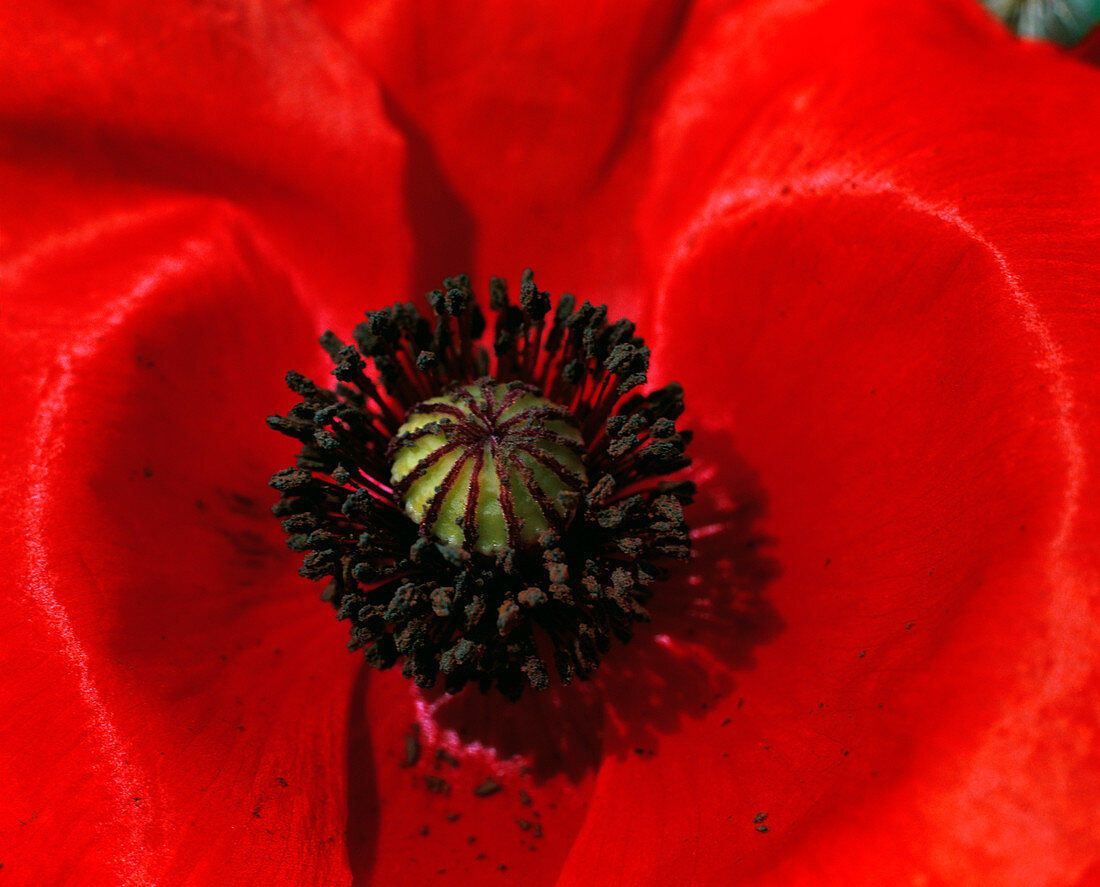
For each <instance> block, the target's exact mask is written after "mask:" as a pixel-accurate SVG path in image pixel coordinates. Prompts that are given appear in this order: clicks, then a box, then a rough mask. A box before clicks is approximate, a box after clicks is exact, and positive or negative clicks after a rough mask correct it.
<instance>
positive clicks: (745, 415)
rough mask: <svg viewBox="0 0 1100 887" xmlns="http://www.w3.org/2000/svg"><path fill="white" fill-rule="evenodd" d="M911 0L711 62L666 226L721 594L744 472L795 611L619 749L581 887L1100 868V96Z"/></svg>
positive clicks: (687, 104)
mask: <svg viewBox="0 0 1100 887" xmlns="http://www.w3.org/2000/svg"><path fill="white" fill-rule="evenodd" d="M879 10H880V7H877V6H876V5H874V4H855V3H852V4H830V5H828V6H826V7H823V8H822V9H820V10H819V11H818V12H817V13H815V14H809V15H801V14H800V15H799V16H797V17H795V16H792V15H790V13H789V11H788V10H787V9H785V8H783V7H779V6H777V7H773V8H771V9H769V10H763V11H761V10H759V9H756V10H750V9H746V10H739V11H738V12H736V13H733V14H731V15H730V16H728V18H727V20H726V21H725V22H724V27H722V28H718V29H716V30H715V31H714V32H713V33H710V32H708V33H707V34H706V35H702V36H701V37H700V44H699V45H697V46H696V47H695V51H694V53H685V59H686V60H685V62H684V64H685V70H684V76H685V79H684V81H683V84H682V88H681V89H680V90H678V91H674V93H673V96H672V99H671V100H670V105H669V110H668V112H667V115H666V124H665V127H664V128H663V130H661V132H662V139H661V151H662V155H661V156H662V164H661V170H662V177H661V182H660V184H661V186H662V190H661V191H659V192H658V193H659V194H660V195H661V196H660V198H659V199H658V200H655V201H654V203H653V205H652V207H651V208H652V216H651V217H650V218H649V220H648V222H647V225H648V230H650V231H651V232H660V233H655V234H654V235H653V243H654V251H655V254H656V256H657V262H659V263H660V262H662V261H667V263H668V264H667V271H666V278H665V286H664V289H663V300H662V303H661V313H660V315H659V318H660V327H659V335H658V336H656V337H655V339H656V341H657V342H658V343H659V344H658V348H657V357H658V360H659V364H660V367H661V369H662V373H663V374H664V375H666V376H674V377H677V378H680V379H681V380H682V381H684V382H685V383H687V384H688V385H689V388H688V392H689V406H690V410H691V415H692V417H693V418H694V421H695V423H696V424H697V425H698V426H699V427H700V428H701V430H702V433H701V434H700V438H699V442H698V443H699V450H700V456H701V457H702V458H701V460H700V461H701V465H700V471H701V472H702V473H703V475H704V477H705V476H706V474H707V473H708V470H709V471H713V472H714V479H713V480H712V481H711V483H710V485H709V487H708V488H707V489H706V490H705V492H704V499H703V504H702V506H701V508H697V510H696V516H695V521H696V522H697V523H699V524H701V528H700V529H701V532H702V538H701V539H700V540H699V542H700V545H699V548H700V553H699V557H698V559H697V561H696V564H697V570H698V575H699V579H698V580H696V581H697V586H696V587H699V588H701V589H703V590H704V591H706V590H707V589H708V588H709V587H711V584H712V583H717V582H718V579H717V576H720V575H721V574H720V573H719V572H718V571H719V566H718V565H719V564H720V562H721V554H722V553H723V552H724V553H725V554H726V557H727V558H730V559H731V561H730V563H731V566H733V567H736V565H737V563H738V562H739V558H743V557H744V554H740V555H739V554H738V549H737V548H736V547H731V546H730V545H729V544H728V543H721V541H720V540H721V539H722V535H721V534H722V532H723V531H724V528H725V526H726V522H725V521H723V520H722V519H720V515H721V512H722V508H723V505H722V502H721V498H722V497H723V495H724V494H725V493H726V491H727V489H728V480H727V478H729V477H730V476H731V472H732V474H733V476H734V477H736V476H737V471H736V469H735V468H734V467H731V465H730V462H731V461H733V462H734V464H736V462H737V461H738V460H741V459H743V461H744V463H745V464H746V466H747V469H746V470H747V471H748V472H749V473H758V475H759V484H760V488H761V490H762V498H761V500H760V505H761V507H763V508H765V509H766V512H767V516H766V518H764V519H763V520H762V521H761V522H760V524H759V533H760V534H761V535H762V536H764V537H765V538H770V539H772V540H774V549H773V550H774V554H775V557H776V558H777V560H778V565H779V570H780V573H779V576H778V577H777V578H776V579H775V580H774V581H773V582H771V583H770V584H769V585H768V586H767V588H766V590H765V596H766V599H767V600H768V601H769V602H770V603H771V604H772V605H773V606H774V607H775V610H776V611H777V612H778V615H779V618H780V619H781V620H782V622H783V624H784V626H785V627H784V629H783V631H782V632H781V633H780V634H779V635H778V636H777V637H775V638H774V640H771V641H769V642H766V643H763V644H760V645H758V646H756V647H755V650H754V652H755V664H754V666H753V667H752V668H751V669H749V670H743V668H742V667H740V666H739V665H738V664H737V663H734V664H733V665H732V667H731V668H730V672H731V679H732V680H733V681H735V682H736V688H735V689H733V690H732V692H731V693H730V694H729V695H728V696H725V697H724V698H723V700H722V702H721V703H720V704H719V706H718V709H717V710H716V711H713V712H712V713H707V714H706V715H705V716H704V717H703V718H702V719H701V720H699V721H691V720H689V721H685V724H684V728H683V730H682V731H680V732H673V733H671V734H670V735H669V736H667V737H662V739H661V742H660V744H659V745H658V753H657V754H656V756H654V757H652V758H644V757H643V758H637V759H636V758H632V757H630V756H626V757H625V758H623V759H615V760H611V761H608V762H606V763H605V764H604V766H603V767H602V769H601V771H600V776H599V780H598V782H597V785H596V789H595V791H594V795H593V802H592V804H591V806H590V808H589V814H588V818H587V820H586V828H585V829H584V830H582V832H581V834H580V836H579V839H578V841H577V844H576V845H575V847H574V851H573V854H572V855H571V858H570V861H569V864H567V866H566V868H565V871H564V873H563V876H562V879H561V881H562V883H570V884H571V883H592V882H593V881H597V882H598V881H599V880H600V879H601V878H602V879H612V878H623V877H627V878H628V879H629V877H630V874H627V875H625V876H624V872H625V873H636V872H646V876H645V877H647V878H650V879H652V880H654V881H660V880H667V881H685V882H690V883H704V884H725V883H730V882H731V881H733V880H734V879H737V878H741V879H744V880H745V882H746V883H757V882H760V881H766V882H768V883H776V884H819V883H834V882H835V883H910V882H916V881H920V882H926V883H945V884H969V883H974V884H977V883H996V884H1033V883H1048V884H1074V883H1078V882H1079V883H1082V884H1084V883H1088V881H1089V875H1090V874H1095V872H1096V870H1097V869H1096V866H1097V851H1096V848H1097V846H1100V833H1098V829H1097V826H1096V823H1095V817H1094V816H1093V815H1092V811H1093V810H1095V808H1096V805H1097V801H1098V798H1100V769H1098V768H1097V763H1096V758H1095V755H1094V751H1093V750H1094V738H1095V708H1096V703H1097V698H1098V695H1100V694H1098V690H1100V681H1098V676H1097V669H1096V653H1095V651H1096V641H1097V637H1098V636H1100V625H1098V618H1097V611H1096V605H1095V600H1094V589H1095V587H1096V582H1097V566H1098V565H1097V561H1096V556H1095V545H1096V539H1097V531H1098V529H1100V527H1098V522H1097V510H1096V508H1095V506H1094V505H1093V504H1092V503H1094V502H1095V501H1096V489H1095V481H1094V480H1093V479H1092V472H1091V470H1090V466H1091V463H1092V461H1093V460H1094V458H1095V454H1096V452H1097V449H1098V443H1100V440H1098V435H1097V431H1098V429H1097V424H1096V418H1095V416H1094V415H1092V411H1091V410H1090V409H1089V408H1088V406H1087V405H1088V404H1089V403H1091V402H1092V401H1093V399H1094V398H1095V397H1096V395H1097V391H1096V388H1097V385H1096V373H1095V369H1096V367H1095V356H1094V355H1095V353H1096V350H1095V342H1096V333H1097V329H1096V314H1095V310H1094V309H1093V308H1092V307H1091V306H1093V305H1094V304H1095V301H1096V298H1097V296H1100V290H1098V286H1097V283H1096V281H1097V279H1098V278H1097V271H1098V270H1100V269H1098V264H1097V258H1096V257H1097V256H1098V255H1100V238H1098V236H1097V231H1098V230H1100V226H1098V225H1097V222H1098V218H1097V212H1096V207H1097V206H1098V205H1100V202H1098V199H1097V198H1098V197H1100V194H1098V193H1097V192H1098V186H1097V182H1096V179H1095V175H1094V171H1095V169H1096V168H1097V166H1098V161H1100V156H1098V154H1097V148H1096V145H1097V144H1098V142H1097V138H1096V136H1097V134H1098V133H1097V129H1096V121H1097V120H1100V113H1098V112H1100V108H1098V107H1097V95H1098V93H1097V91H1096V86H1097V82H1098V81H1097V79H1096V77H1095V76H1093V75H1092V74H1091V72H1088V71H1086V70H1085V69H1083V68H1081V67H1080V66H1078V65H1075V64H1073V63H1072V62H1069V61H1067V60H1063V59H1061V58H1059V57H1058V56H1057V55H1056V53H1055V52H1054V51H1053V50H1049V49H1044V48H1041V47H1020V46H1018V45H1017V44H1016V43H1014V42H1012V41H1009V40H1007V39H1005V38H1003V37H1002V36H1001V35H1000V32H999V31H997V30H995V29H993V28H991V27H989V26H988V25H987V23H986V22H985V19H984V18H983V17H982V16H981V15H980V14H977V13H976V14H974V15H971V14H970V13H968V12H966V11H965V10H961V11H960V12H959V13H948V12H946V11H945V10H942V9H941V10H939V11H934V12H932V13H931V14H930V13H929V11H928V10H915V9H910V8H907V11H906V13H905V18H904V19H900V20H899V18H898V16H896V15H895V14H894V13H896V12H897V11H896V10H894V11H893V12H892V14H891V16H890V17H889V21H887V20H886V17H884V16H882V14H881V12H880V11H879ZM746 41H751V45H754V46H763V47H768V50H767V51H766V52H761V51H755V52H747V51H745V50H744V48H743V47H744V46H746ZM834 46H835V47H843V49H842V50H841V49H837V50H835V51H831V52H830V51H829V50H828V49H826V50H825V51H824V52H823V50H822V47H834ZM885 46H889V48H890V49H889V52H888V53H885V52H883V47H885ZM689 98H690V101H689ZM1067 183H1073V185H1072V186H1069V185H1068V184H1067ZM666 232H667V233H671V234H672V237H673V240H672V247H671V248H667V247H662V243H663V242H664V241H663V239H662V238H663V237H665V236H667V234H666ZM658 250H659V252H657V251H658ZM708 354H709V355H710V357H709V360H707V359H706V358H705V357H704V358H703V359H701V355H708ZM731 430H732V434H733V438H732V444H731V443H729V442H728V441H727V439H725V438H724V437H723V436H724V435H726V434H728V433H730V431H731ZM731 449H732V450H733V452H734V453H735V454H736V455H735V456H733V457H731V456H730V455H729V453H730V450H731ZM708 463H709V465H708ZM734 501H735V502H736V500H734ZM725 507H728V505H727V506H725ZM711 533H714V534H716V535H714V536H711V535H710V534H711ZM715 540H718V541H715ZM719 587H720V586H719ZM705 624H706V623H705V622H704V623H703V626H705ZM703 626H701V627H700V631H702V632H704V633H705V632H706V631H707V629H706V628H705V627H703ZM672 641H673V642H674V643H676V641H677V639H676V638H673V639H672ZM677 645H678V646H683V645H682V643H679V644H677ZM708 646H710V647H712V648H713V644H709V645H708ZM861 654H862V655H861ZM741 699H743V700H744V702H743V704H742V705H741V706H740V707H738V700H741ZM726 718H729V719H730V720H729V722H728V723H725V724H724V722H725V719H726ZM723 724H724V725H723ZM654 785H657V786H659V787H660V788H659V792H660V797H661V798H662V802H661V804H660V806H659V807H658V806H654V805H644V804H639V803H638V799H639V798H641V797H646V796H648V794H649V793H651V792H652V791H653V786H654ZM761 812H767V813H768V818H767V819H766V820H765V821H764V822H763V823H762V824H763V825H764V826H765V827H766V828H768V829H769V831H767V832H760V831H758V830H757V829H756V825H757V824H758V823H754V817H755V816H756V814H758V813H761ZM623 822H629V823H630V826H629V828H628V829H624V828H622V827H621V825H619V824H621V823H623ZM612 824H615V825H612Z"/></svg>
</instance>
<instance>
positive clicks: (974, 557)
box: [0, 0, 1100, 887]
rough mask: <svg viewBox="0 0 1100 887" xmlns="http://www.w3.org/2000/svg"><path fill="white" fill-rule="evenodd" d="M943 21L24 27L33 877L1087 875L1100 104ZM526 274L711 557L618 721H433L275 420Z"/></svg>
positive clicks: (12, 579)
mask: <svg viewBox="0 0 1100 887" xmlns="http://www.w3.org/2000/svg"><path fill="white" fill-rule="evenodd" d="M570 6H571V5H570ZM919 6H920V8H919V9H918V8H913V9H910V8H900V7H890V9H889V10H888V11H887V10H886V9H884V7H883V6H882V5H881V4H879V3H875V2H872V0H838V2H834V3H828V4H820V3H808V2H807V3H796V2H776V3H740V4H728V3H699V4H696V5H693V6H690V7H689V6H686V5H684V4H673V3H660V2H654V3H650V4H646V5H645V6H644V7H642V6H640V5H639V4H634V3H630V4H627V3H613V2H606V3H604V2H595V3H593V2H589V3H584V4H577V8H576V9H571V8H566V9H562V8H561V7H560V6H559V5H555V6H554V8H553V9H552V10H549V8H548V7H547V8H541V7H540V8H532V7H531V6H530V5H527V6H524V7H523V8H520V7H517V6H516V5H515V4H511V3H508V4H504V3H497V2H491V3H483V4H480V5H479V6H478V9H477V10H476V11H475V12H469V11H461V10H459V9H458V8H457V7H456V6H455V5H454V4H451V5H449V6H448V5H445V4H438V6H432V5H425V4H395V3H388V2H387V3H382V2H379V3H367V4H356V3H337V2H327V3H320V4H318V5H317V7H316V8H314V7H305V6H299V5H297V4H243V3H227V4H212V3H195V4H171V3H169V4H158V5H157V7H156V9H148V8H145V7H140V8H139V7H138V6H136V5H128V4H120V3H101V4H95V5H94V6H89V7H87V8H86V10H85V11H83V12H82V13H81V14H80V15H79V16H76V15H74V14H72V13H70V12H68V11H67V10H66V9H64V8H62V7H63V4H57V5H56V6H53V7H51V6H49V5H45V6H44V5H42V4H39V5H37V6H36V7H35V9H34V11H31V10H30V8H29V7H28V8H26V9H21V10H15V9H11V10H6V11H5V12H4V13H3V15H4V16H5V19H6V20H5V24H4V27H3V29H2V33H4V34H5V37H4V38H3V40H4V52H3V53H2V54H0V57H2V58H3V62H2V64H3V65H4V74H5V76H4V83H5V84H6V85H5V86H4V87H3V88H2V91H0V99H2V101H3V121H4V126H3V133H4V137H3V143H2V148H3V160H4V166H3V167H2V175H3V194H4V196H5V198H6V206H5V209H4V215H5V232H4V233H5V239H6V242H5V248H4V253H3V256H2V265H0V270H2V272H3V276H4V277H3V294H4V295H3V298H4V305H3V311H2V313H0V324H2V326H0V330H2V332H3V341H4V345H3V351H2V353H0V360H3V361H4V363H5V367H4V372H5V376H4V378H5V380H6V381H7V383H8V384H6V385H5V396H4V410H5V420H6V423H7V425H8V427H9V429H12V432H11V433H9V439H10V440H11V444H10V446H9V448H8V453H9V464H8V467H7V469H6V471H5V474H4V476H3V481H2V485H0V490H2V492H3V497H4V508H3V511H2V517H0V521H2V522H3V525H2V529H3V532H2V533H0V553H2V554H3V558H4V563H5V564H6V567H5V576H6V577H7V579H6V581H5V583H4V585H3V588H2V590H0V594H2V595H3V596H4V600H5V607H6V612H7V614H8V616H7V618H6V619H5V620H4V622H3V625H2V626H0V632H2V634H3V644H2V645H0V649H2V650H3V654H2V655H3V666H4V667H3V668H2V669H0V698H2V700H3V702H4V711H5V715H4V716H3V717H0V747H2V749H3V754H2V755H0V779H2V781H3V784H4V785H5V786H7V788H6V790H5V792H4V794H3V798H2V800H0V823H2V825H0V832H2V833H3V834H4V835H5V836H7V837H8V840H7V841H5V842H4V848H3V858H2V860H0V861H2V862H3V863H4V873H5V874H8V873H9V872H10V873H11V876H12V877H13V878H14V879H15V883H35V884H39V883H41V884H54V883H57V884H69V883H71V884H100V883H103V884H117V883H131V884H213V883H256V884H295V885H311V884H318V885H321V884H350V883H379V884H422V883H441V884H447V883H450V884H466V883H470V882H471V881H474V880H477V881H478V882H480V881H482V880H485V881H489V880H491V879H493V878H496V879H499V880H500V882H501V883H524V884H530V885H540V884H555V883H556V884H562V885H572V884H578V885H579V884H591V883H609V884H616V883H626V884H651V883H652V884H659V883H691V884H703V885H706V884H714V885H725V884H732V883H745V884H758V883H768V884H779V885H802V884H806V885H816V884H867V885H877V884H883V883H890V884H893V883H898V884H927V885H936V884H945V885H966V884H975V885H977V884H981V885H988V884H996V885H1012V887H1015V885H1044V887H1047V885H1049V887H1055V885H1057V887H1062V885H1066V887H1069V885H1082V887H1084V885H1088V884H1091V883H1094V882H1096V881H1097V880H1098V879H1100V854H1098V851H1097V849H1096V848H1097V847H1100V833H1098V831H1100V829H1098V826H1097V823H1096V817H1095V815H1094V814H1095V810H1096V809H1097V806H1098V805H1100V765H1098V764H1097V757H1096V754H1095V748H1096V747H1097V741H1098V737H1097V735H1096V733H1097V727H1098V724H1097V714H1096V713H1097V711H1100V698H1098V697H1100V693H1098V690H1100V676H1098V675H1097V652H1096V651H1097V649H1100V646H1098V642H1100V625H1098V618H1100V613H1098V602H1097V591H1098V570H1100V563H1098V556H1097V550H1098V549H1097V540H1098V539H1100V521H1098V513H1097V506H1096V504H1095V503H1096V502H1097V501H1098V495H1097V494H1098V492H1100V490H1098V489H1097V481H1096V472H1097V468H1096V464H1095V462H1096V458H1097V453H1098V451H1100V426H1098V422H1097V417H1096V413H1095V407H1094V404H1096V403H1097V402H1100V390H1098V388H1100V384H1098V378H1100V376H1098V372H1097V371H1098V367H1097V358H1096V354H1097V353H1100V352H1098V351H1097V339H1098V329H1097V325H1098V320H1100V318H1098V311H1097V308H1096V305H1097V304H1100V285H1098V280H1100V211H1098V207H1100V175H1098V172H1097V171H1098V170H1100V148H1098V145H1100V124H1098V121H1100V72H1098V71H1097V70H1096V69H1095V68H1093V67H1090V66H1089V65H1087V64H1084V63H1082V62H1081V61H1077V60H1074V59H1073V58H1071V57H1070V56H1069V55H1065V54H1061V53H1060V52H1059V51H1057V50H1055V49H1053V48H1050V47H1046V46H1042V45H1035V44H1028V43H1022V42H1020V41H1018V40H1015V39H1014V38H1012V37H1011V36H1010V35H1008V34H1007V33H1006V32H1005V30H1004V29H1003V28H1001V27H1000V26H999V25H998V24H997V23H996V22H995V21H992V20H991V19H990V18H989V17H988V16H986V15H985V14H984V13H983V12H982V11H981V10H980V9H979V8H977V5H976V4H974V5H973V7H972V6H970V5H967V4H966V3H963V2H962V0H959V2H940V3H930V4H919ZM528 264H530V265H533V266H534V267H535V268H536V270H538V271H539V272H540V283H541V284H542V285H543V286H545V287H549V288H550V289H552V290H554V291H555V292H557V291H560V290H561V289H569V288H575V289H576V290H577V291H578V293H579V295H580V296H581V297H587V298H591V299H593V300H606V301H609V302H610V303H611V304H612V307H613V310H614V311H616V313H627V312H631V313H634V314H636V315H638V319H639V320H640V321H641V327H642V331H643V332H644V333H645V334H646V335H647V338H648V340H649V342H650V344H651V345H652V347H653V349H654V356H655V375H656V376H658V377H660V379H661V380H665V379H673V378H675V379H679V380H680V381H682V382H683V383H684V384H685V386H686V387H687V390H688V401H689V411H690V413H691V415H690V417H689V418H690V420H691V421H690V422H689V423H688V424H689V425H691V426H693V427H695V428H696V429H697V439H696V443H695V445H694V450H695V453H694V455H695V456H696V458H697V464H696V466H695V468H694V469H693V472H694V475H695V477H696V479H697V480H698V481H699V482H700V483H701V485H702V492H701V495H700V501H699V502H698V503H697V504H696V505H695V506H694V507H693V511H694V515H693V518H692V520H693V523H694V525H695V526H696V534H695V535H696V548H697V554H696V557H695V558H694V559H693V561H692V562H691V564H690V565H688V566H687V568H685V569H682V570H680V571H678V572H676V573H675V574H674V575H673V577H672V579H671V580H670V581H669V582H667V583H665V584H664V585H662V586H660V587H659V589H658V595H657V598H656V599H655V601H654V607H653V611H654V624H653V627H652V629H651V630H649V629H646V630H640V631H639V633H638V637H637V638H636V639H635V641H634V642H632V644H631V645H630V646H629V647H626V648H621V649H617V650H615V651H614V652H613V654H612V655H611V656H610V657H609V658H608V661H607V663H606V665H605V666H604V668H603V669H602V670H601V673H600V675H599V677H598V679H597V680H595V681H593V682H591V683H590V684H588V685H585V686H582V687H576V688H569V689H568V690H566V691H563V692H561V693H559V694H556V695H551V696H549V697H539V698H529V699H525V700H523V701H522V702H521V703H520V704H519V705H518V706H514V707H509V706H506V705H505V704H504V703H502V702H501V701H500V700H496V699H492V698H486V699H481V698H479V697H478V696H477V695H476V694H472V695H471V694H465V695H463V696H460V697H459V698H457V699H454V700H447V699H443V698H439V697H436V696H432V695H427V696H421V695H417V694H414V693H413V692H411V691H410V689H409V687H408V685H407V684H406V683H405V682H404V681H403V680H402V679H401V678H400V676H399V675H397V674H394V673H388V674H384V675H376V674H371V675H365V674H364V673H363V672H362V670H361V669H360V668H359V666H358V664H357V660H356V659H355V657H349V656H348V655H347V654H346V652H345V651H344V650H343V640H344V638H343V631H342V629H341V628H340V627H339V626H338V625H337V624H335V623H334V622H333V621H332V619H331V614H330V613H328V612H326V610H325V608H324V607H323V606H321V605H320V604H318V603H317V602H316V601H315V600H314V598H315V591H316V589H313V588H310V587H309V586H308V585H307V584H305V583H304V581H303V580H301V579H299V578H298V577H297V576H296V575H295V570H294V558H293V557H292V556H291V555H290V554H289V553H288V552H286V551H284V550H283V549H282V547H281V543H280V541H279V532H278V525H277V522H275V521H274V520H273V519H271V518H270V517H269V516H268V515H267V514H266V506H267V504H268V501H269V498H268V496H267V493H266V491H265V487H264V481H265V478H266V476H267V474H269V473H270V472H271V471H272V470H273V469H275V468H278V467H281V466H282V465H283V464H285V463H286V462H287V460H288V459H289V458H290V453H289V451H288V449H287V447H286V445H285V444H284V443H282V442H280V441H279V440H278V439H274V438H275V436H274V435H271V434H270V432H268V431H267V430H266V429H265V428H264V427H263V423H262V419H263V417H264V416H265V415H267V414H269V413H274V412H279V411H280V410H282V409H285V407H286V405H287V404H288V403H289V400H290V399H289V395H286V394H284V393H283V392H281V391H280V388H281V378H282V374H283V372H284V371H285V370H286V369H288V368H291V367H294V368H297V369H300V370H303V371H312V372H314V373H315V374H317V375H318V376H323V373H324V369H323V367H321V366H320V364H319V361H318V360H317V356H316V355H315V353H314V348H313V346H312V341H313V340H314V338H315V335H316V333H317V332H318V330H319V329H320V328H323V326H324V325H328V324H332V325H334V326H335V328H336V329H337V330H338V331H341V332H346V330H347V329H348V328H350V326H351V325H352V324H353V323H354V322H355V320H356V319H357V316H358V314H357V312H358V311H359V310H361V309H362V308H374V307H379V306H380V305H382V304H384V303H386V302H389V301H392V300H394V299H396V298H405V297H407V296H408V295H409V286H410V282H412V283H413V284H415V285H416V286H424V285H429V284H431V283H432V281H433V280H434V279H435V278H437V277H439V276H441V275H443V274H447V273H453V272H455V271H458V270H463V269H468V270H471V271H472V272H475V273H476V274H477V275H479V276H480V277H482V278H483V277H484V276H485V275H487V274H490V273H496V274H509V275H511V276H512V277H515V276H516V275H517V274H518V271H519V270H520V269H521V268H522V267H524V266H525V265H528ZM487 779H488V780H491V782H486V780H487ZM521 790H522V793H521ZM761 814H766V818H762V817H761Z"/></svg>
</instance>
